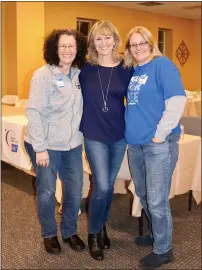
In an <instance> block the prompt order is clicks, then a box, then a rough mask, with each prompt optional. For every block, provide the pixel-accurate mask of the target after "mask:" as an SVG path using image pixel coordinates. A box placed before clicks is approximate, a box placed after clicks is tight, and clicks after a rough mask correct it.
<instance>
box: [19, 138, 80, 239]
mask: <svg viewBox="0 0 202 270" xmlns="http://www.w3.org/2000/svg"><path fill="white" fill-rule="evenodd" d="M24 144H25V149H26V151H27V153H28V155H29V157H30V159H31V162H32V164H33V167H34V171H35V173H36V189H37V194H36V201H37V209H38V216H39V220H40V223H41V226H42V237H43V238H47V237H52V236H56V235H57V223H56V220H55V189H56V179H57V173H59V177H60V179H61V180H62V182H63V186H64V190H63V203H62V220H61V234H62V237H63V238H67V237H68V236H71V235H74V234H76V233H77V218H78V212H79V209H80V203H81V194H82V185H83V166H82V145H79V146H78V147H76V148H74V149H71V150H69V151H53V150H48V153H49V159H50V164H49V166H48V167H41V166H37V165H36V153H35V152H34V150H33V148H32V145H31V144H29V143H27V142H25V143H24Z"/></svg>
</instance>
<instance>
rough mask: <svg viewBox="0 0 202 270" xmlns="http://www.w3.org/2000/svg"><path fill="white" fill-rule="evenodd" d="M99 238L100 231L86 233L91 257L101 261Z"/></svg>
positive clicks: (102, 255) (102, 257)
mask: <svg viewBox="0 0 202 270" xmlns="http://www.w3.org/2000/svg"><path fill="white" fill-rule="evenodd" d="M100 240H101V239H100V233H96V234H88V248H89V252H90V255H91V257H92V258H93V259H95V260H97V261H102V260H103V259H104V254H103V251H102V246H101V242H100Z"/></svg>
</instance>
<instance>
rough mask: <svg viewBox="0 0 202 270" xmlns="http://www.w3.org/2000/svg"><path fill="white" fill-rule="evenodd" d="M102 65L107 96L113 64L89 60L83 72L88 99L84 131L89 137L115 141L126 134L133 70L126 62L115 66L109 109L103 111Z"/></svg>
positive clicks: (81, 81)
mask: <svg viewBox="0 0 202 270" xmlns="http://www.w3.org/2000/svg"><path fill="white" fill-rule="evenodd" d="M98 68H99V72H100V78H101V82H102V87H103V92H104V99H106V94H107V87H108V83H109V78H110V73H111V70H112V68H111V67H103V66H97V65H90V64H89V63H86V64H85V65H84V66H83V67H82V69H81V72H80V74H79V81H80V84H81V89H82V93H83V102H84V106H83V116H82V120H81V125H80V131H81V132H83V134H84V137H85V138H87V139H89V140H95V141H100V142H104V143H105V142H106V143H107V142H114V141H118V140H121V139H123V138H124V131H125V120H124V114H125V106H124V97H125V96H126V93H127V88H128V84H129V82H130V78H131V76H132V74H133V70H132V69H131V70H129V69H127V68H123V63H120V64H119V65H118V66H116V67H114V68H113V71H112V76H111V82H110V85H109V91H108V98H107V108H108V111H107V112H103V107H104V101H103V96H102V88H101V85H100V80H99V75H98Z"/></svg>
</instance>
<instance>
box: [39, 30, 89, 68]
mask: <svg viewBox="0 0 202 270" xmlns="http://www.w3.org/2000/svg"><path fill="white" fill-rule="evenodd" d="M61 35H67V36H73V37H74V38H75V40H76V44H77V54H76V57H75V59H74V61H73V63H72V66H76V67H78V68H81V67H82V65H83V64H84V63H85V59H86V54H87V40H86V38H85V37H84V36H83V34H81V33H80V32H78V31H76V30H74V29H54V30H53V31H52V32H51V33H50V34H49V35H48V36H47V37H45V39H44V46H43V56H44V60H45V61H46V63H47V64H49V65H55V66H58V65H59V57H58V41H59V39H60V36H61Z"/></svg>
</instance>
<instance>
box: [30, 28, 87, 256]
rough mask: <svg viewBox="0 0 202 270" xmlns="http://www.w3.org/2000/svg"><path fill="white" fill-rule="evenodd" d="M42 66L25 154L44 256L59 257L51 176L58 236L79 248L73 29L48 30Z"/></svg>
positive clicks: (77, 45) (77, 41) (77, 51)
mask: <svg viewBox="0 0 202 270" xmlns="http://www.w3.org/2000/svg"><path fill="white" fill-rule="evenodd" d="M43 52H44V59H45V61H46V64H45V65H44V66H42V67H41V68H39V69H37V70H36V71H35V72H34V74H33V77H32V80H31V88H30V93H29V101H28V106H27V109H26V115H27V118H28V126H27V133H26V135H25V149H26V151H27V153H28V155H29V157H30V159H31V162H32V165H33V168H34V171H35V173H36V187H37V195H36V198H37V209H38V215H39V220H40V223H41V227H42V237H43V239H44V246H45V249H46V251H47V252H49V253H54V254H58V253H60V252H61V247H60V243H59V242H58V239H57V223H56V220H55V188H56V179H57V174H59V177H60V179H61V180H62V181H63V186H64V191H63V192H64V193H63V198H64V199H63V211H62V220H61V234H62V239H63V241H64V242H66V243H68V244H69V245H70V247H71V248H72V249H74V250H77V251H80V250H83V249H84V248H85V244H84V242H83V241H82V240H81V239H80V238H79V236H78V235H77V217H78V212H79V208H80V201H81V192H82V183H83V168H82V139H83V134H82V133H81V132H80V131H79V125H80V121H81V116H82V112H83V99H82V94H81V87H80V84H79V80H78V75H79V72H80V70H79V69H78V66H80V65H81V64H82V62H83V61H84V59H85V55H86V41H85V39H84V38H83V37H82V35H81V34H79V33H78V32H76V31H75V30H67V29H64V30H53V32H52V33H50V34H49V35H48V36H47V37H46V38H45V41H44V48H43Z"/></svg>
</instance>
